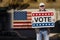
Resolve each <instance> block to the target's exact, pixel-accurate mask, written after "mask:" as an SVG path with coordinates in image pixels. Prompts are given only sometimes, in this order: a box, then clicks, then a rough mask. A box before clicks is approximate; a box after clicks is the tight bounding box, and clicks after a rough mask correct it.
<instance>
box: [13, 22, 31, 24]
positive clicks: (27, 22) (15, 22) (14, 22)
mask: <svg viewBox="0 0 60 40" xmlns="http://www.w3.org/2000/svg"><path fill="white" fill-rule="evenodd" d="M13 23H14V24H20V23H21V24H22V23H24V24H25V23H31V22H13Z"/></svg>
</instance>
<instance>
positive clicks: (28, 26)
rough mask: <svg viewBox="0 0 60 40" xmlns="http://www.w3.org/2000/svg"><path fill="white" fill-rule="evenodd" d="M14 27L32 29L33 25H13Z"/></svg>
mask: <svg viewBox="0 0 60 40" xmlns="http://www.w3.org/2000/svg"><path fill="white" fill-rule="evenodd" d="M13 26H14V27H32V25H13Z"/></svg>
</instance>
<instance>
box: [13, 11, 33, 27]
mask: <svg viewBox="0 0 60 40" xmlns="http://www.w3.org/2000/svg"><path fill="white" fill-rule="evenodd" d="M16 16H17V17H16ZM31 16H32V15H31V12H24V11H22V12H15V13H14V17H15V18H14V17H13V18H14V22H13V28H32V23H31V20H32V18H31ZM17 18H18V19H17Z"/></svg>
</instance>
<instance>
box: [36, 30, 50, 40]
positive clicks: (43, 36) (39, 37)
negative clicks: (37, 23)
mask: <svg viewBox="0 0 60 40" xmlns="http://www.w3.org/2000/svg"><path fill="white" fill-rule="evenodd" d="M37 31H38V32H37V40H42V39H44V40H49V35H48V30H37Z"/></svg>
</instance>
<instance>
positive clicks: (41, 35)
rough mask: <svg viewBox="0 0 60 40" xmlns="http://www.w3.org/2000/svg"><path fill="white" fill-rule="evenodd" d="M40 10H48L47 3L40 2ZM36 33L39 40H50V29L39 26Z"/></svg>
mask: <svg viewBox="0 0 60 40" xmlns="http://www.w3.org/2000/svg"><path fill="white" fill-rule="evenodd" d="M39 11H42V12H43V11H46V9H45V4H44V3H40V4H39ZM36 33H37V40H42V39H44V40H49V36H48V33H49V30H48V28H39V29H38V28H37V29H36Z"/></svg>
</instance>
